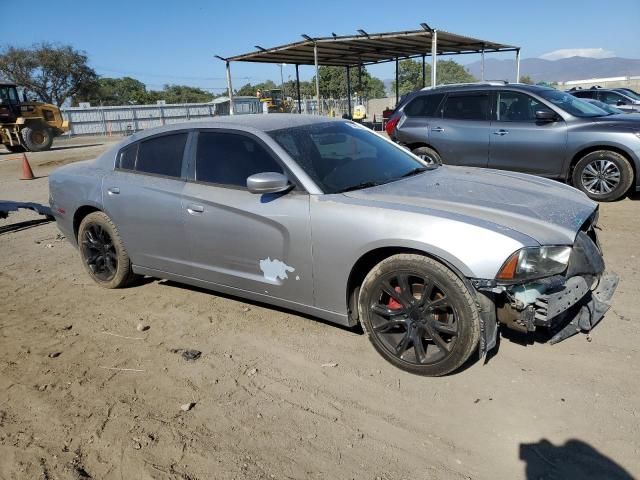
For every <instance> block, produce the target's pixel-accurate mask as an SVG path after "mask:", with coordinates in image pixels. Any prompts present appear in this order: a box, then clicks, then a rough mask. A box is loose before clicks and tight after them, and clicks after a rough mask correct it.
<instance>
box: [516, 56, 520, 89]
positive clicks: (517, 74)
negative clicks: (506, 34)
mask: <svg viewBox="0 0 640 480" xmlns="http://www.w3.org/2000/svg"><path fill="white" fill-rule="evenodd" d="M516 83H520V49H519V48H518V49H517V50H516Z"/></svg>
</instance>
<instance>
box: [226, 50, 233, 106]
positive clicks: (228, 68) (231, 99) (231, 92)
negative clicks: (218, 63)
mask: <svg viewBox="0 0 640 480" xmlns="http://www.w3.org/2000/svg"><path fill="white" fill-rule="evenodd" d="M226 63H227V91H228V92H229V115H233V85H231V64H230V63H229V62H226Z"/></svg>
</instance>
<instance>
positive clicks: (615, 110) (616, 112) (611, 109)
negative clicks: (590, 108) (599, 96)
mask: <svg viewBox="0 0 640 480" xmlns="http://www.w3.org/2000/svg"><path fill="white" fill-rule="evenodd" d="M583 100H584V101H585V102H589V103H590V104H592V105H595V106H596V107H598V108H599V109H601V110H604V111H605V112H607V114H609V115H621V114H622V115H624V114H626V113H627V112H625V111H624V110H620V109H619V108H616V107H613V106H611V105H608V104H606V103H604V102H601V101H600V100H594V99H593V98H583Z"/></svg>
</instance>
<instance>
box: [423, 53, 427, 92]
mask: <svg viewBox="0 0 640 480" xmlns="http://www.w3.org/2000/svg"><path fill="white" fill-rule="evenodd" d="M424 57H425V56H424V55H422V88H424V87H426V86H427V79H426V76H427V65H426V63H425V58H424Z"/></svg>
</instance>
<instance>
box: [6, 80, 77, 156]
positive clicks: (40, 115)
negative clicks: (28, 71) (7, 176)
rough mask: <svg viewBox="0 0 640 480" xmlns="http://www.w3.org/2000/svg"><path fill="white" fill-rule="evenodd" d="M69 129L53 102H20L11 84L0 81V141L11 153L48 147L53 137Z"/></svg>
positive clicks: (24, 99)
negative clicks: (51, 103)
mask: <svg viewBox="0 0 640 480" xmlns="http://www.w3.org/2000/svg"><path fill="white" fill-rule="evenodd" d="M68 130H69V122H68V121H66V120H63V119H62V113H60V109H59V108H58V107H56V106H55V105H50V104H48V103H40V102H28V101H27V100H26V98H24V97H23V99H22V101H20V97H19V96H18V89H17V88H16V85H15V84H14V83H8V82H2V81H0V141H1V143H2V144H3V145H4V146H5V147H6V148H7V150H9V151H10V152H25V151H30V152H42V151H43V150H49V149H50V148H51V144H52V143H53V138H54V137H57V136H58V135H62V134H63V133H64V132H66V131H68Z"/></svg>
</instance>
